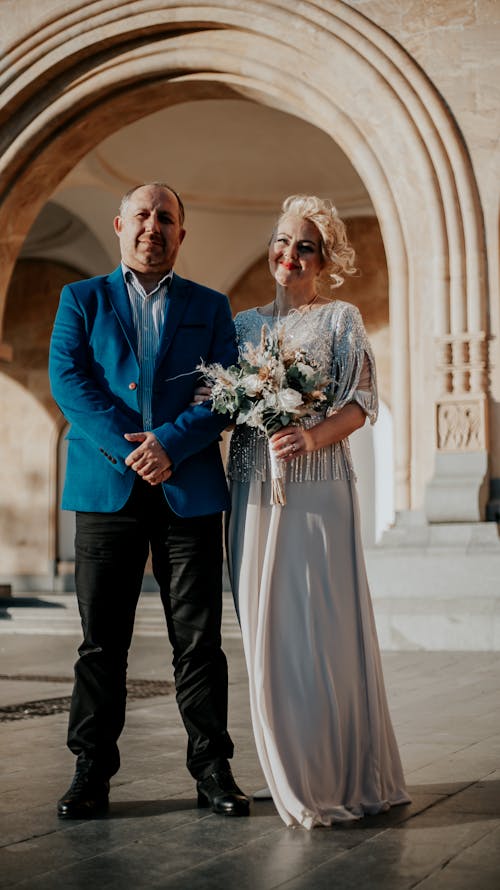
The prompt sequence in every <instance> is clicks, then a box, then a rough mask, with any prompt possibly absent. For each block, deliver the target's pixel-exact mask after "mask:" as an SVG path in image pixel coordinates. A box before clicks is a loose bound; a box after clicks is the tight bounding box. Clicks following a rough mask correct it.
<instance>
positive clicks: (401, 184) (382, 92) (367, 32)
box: [0, 0, 487, 519]
mask: <svg viewBox="0 0 500 890" xmlns="http://www.w3.org/2000/svg"><path fill="white" fill-rule="evenodd" d="M57 6H58V4H57V3H55V4H52V7H51V9H52V18H51V19H50V20H47V21H45V22H43V23H41V25H39V26H38V27H37V28H36V30H35V29H34V30H33V32H32V33H30V34H27V35H26V36H25V38H24V39H23V40H22V41H20V42H18V43H17V44H16V45H15V46H13V47H12V49H11V50H10V51H7V53H6V55H5V57H4V64H5V66H6V67H5V71H4V83H5V91H4V109H3V115H4V120H8V121H9V124H8V126H6V127H5V131H4V132H5V136H4V142H3V146H2V151H3V155H2V159H1V166H0V224H1V230H2V231H3V232H4V235H5V237H4V241H3V245H2V247H1V251H0V259H1V262H0V274H1V278H0V315H1V310H2V309H3V301H4V297H5V292H6V288H7V284H8V280H9V277H10V273H11V270H12V267H13V264H14V262H15V259H16V256H17V254H18V252H19V249H20V246H21V244H22V242H23V239H24V237H25V235H26V232H27V231H28V229H29V227H30V225H31V223H32V221H33V219H34V217H35V216H36V213H37V212H38V210H39V209H40V207H41V206H42V205H43V204H44V203H45V201H46V200H47V199H48V197H49V196H50V194H51V192H52V191H53V189H54V188H55V186H56V185H57V184H58V182H60V180H61V179H62V178H63V176H64V175H65V174H66V172H67V171H68V170H69V169H70V168H71V167H72V166H73V165H74V164H75V163H76V162H77V160H79V159H80V158H81V157H82V156H83V155H84V154H85V153H86V152H87V151H89V150H90V149H91V148H92V147H93V146H94V145H96V144H97V143H98V142H99V141H101V140H102V139H103V138H104V137H105V136H107V135H109V134H110V133H112V132H113V131H114V130H116V129H117V128H118V127H121V126H123V125H124V124H125V123H128V122H131V121H133V120H136V119H138V118H139V117H141V116H143V115H145V114H147V113H150V112H152V111H154V110H156V109H158V108H160V107H164V106H166V105H169V104H174V103H178V102H186V101H189V100H190V99H193V98H197V99H200V98H205V97H208V98H214V97H218V98H224V97H228V96H237V97H238V98H248V99H250V100H254V101H257V102H261V103H263V104H266V105H269V106H272V107H276V108H280V109H282V110H284V111H287V112H289V113H291V114H294V115H296V116H299V117H303V118H304V119H305V120H308V121H309V122H311V123H313V124H315V125H316V126H318V127H320V128H322V129H323V130H324V131H325V132H327V133H328V134H329V135H330V136H331V137H332V138H333V139H335V140H336V141H337V142H338V143H339V145H340V146H341V147H342V149H343V150H344V152H345V153H346V154H347V155H348V157H349V158H350V160H351V162H352V163H353V165H354V166H355V167H356V169H357V171H358V173H359V175H360V176H361V178H362V179H363V181H364V182H365V184H366V186H367V188H368V191H369V192H370V196H371V199H372V202H373V204H374V207H375V209H376V212H377V215H378V218H379V220H380V222H381V228H382V234H383V238H384V245H385V250H386V255H387V260H388V267H389V276H390V307H391V326H392V352H393V399H392V402H393V413H394V423H395V429H396V439H395V441H396V454H395V463H396V506H397V508H398V509H405V508H412V507H415V506H417V507H418V506H421V504H422V501H423V495H424V491H425V484H426V482H427V479H428V477H429V475H430V474H431V472H432V465H433V460H434V452H435V450H437V451H438V459H439V460H438V467H437V476H436V477H435V480H434V482H435V485H434V489H433V490H432V492H431V494H432V493H433V496H432V497H431V498H430V501H429V514H430V516H431V518H434V519H440V518H443V516H442V515H441V514H440V510H441V499H440V495H439V491H440V487H439V486H440V474H442V475H444V477H446V478H445V482H447V484H448V483H449V479H450V474H451V476H453V474H454V473H455V474H458V476H460V474H461V473H462V472H463V469H464V464H463V461H465V462H467V461H468V459H469V458H472V461H473V463H474V466H473V467H472V468H471V467H469V469H470V471H471V473H472V475H474V474H475V477H474V478H475V484H474V485H473V487H472V489H470V490H469V489H468V491H467V492H466V491H465V490H463V491H462V492H461V495H460V497H459V498H458V500H457V504H456V505H455V507H456V509H455V514H454V517H453V518H455V519H471V518H474V519H479V518H480V515H481V510H482V509H483V504H482V500H481V496H480V489H481V491H482V490H483V489H484V484H483V483H484V479H485V476H486V453H487V442H486V379H485V378H486V354H485V339H486V309H485V293H484V287H485V271H484V265H485V259H484V251H483V243H482V219H481V211H480V207H479V201H478V197H477V190H476V184H475V180H474V176H473V172H472V168H471V164H470V161H469V158H468V156H467V154H466V151H465V149H464V146H463V143H462V140H461V138H460V134H459V133H458V131H457V129H456V126H455V124H454V121H453V118H452V117H451V114H450V112H449V110H448V108H447V106H446V105H445V103H444V101H443V100H442V99H441V97H440V95H439V94H438V93H437V91H436V90H435V89H434V88H433V86H432V84H431V83H430V82H429V81H428V80H427V78H426V76H425V74H424V73H423V72H422V70H421V69H420V68H419V66H418V65H417V64H416V63H415V62H413V60H412V59H411V58H410V57H409V56H408V54H407V53H406V52H404V51H403V49H402V48H401V47H400V46H399V45H398V44H397V43H396V42H395V41H394V40H393V39H392V38H391V37H389V36H388V35H387V34H386V32H384V31H383V30H382V29H380V28H378V27H377V26H375V25H374V24H373V23H372V22H370V21H369V20H368V19H367V18H366V17H365V16H363V15H362V14H361V13H359V12H357V11H356V10H354V9H352V8H351V7H350V6H348V5H347V4H345V3H343V2H340V0H330V2H328V3H326V4H322V6H321V7H320V6H319V5H317V4H316V3H313V2H303V3H301V4H300V6H299V7H298V9H297V11H293V10H291V9H290V7H289V4H285V3H283V2H282V0H267V2H259V3H255V2H253V0H244V2H242V3H240V4H239V5H238V8H237V9H234V8H233V7H232V4H231V3H229V2H228V0H217V2H211V3H209V4H207V5H206V6H204V7H199V6H193V5H191V4H190V3H189V2H188V0H185V2H183V0H179V2H177V3H176V4H175V5H173V6H171V7H170V6H169V5H168V4H161V5H160V4H158V3H157V2H153V0H146V2H144V3H141V4H140V6H138V5H137V4H129V3H125V4H117V3H116V2H115V0H96V2H93V3H92V4H86V5H84V6H83V7H82V6H81V5H80V4H77V3H76V2H72V3H70V4H69V8H68V3H67V2H64V3H63V0H60V2H59V7H60V16H59V17H57V15H55V14H54V10H55V9H57ZM389 123H390V126H389V125H388V124H389ZM410 330H411V332H412V341H413V342H412V343H411V344H410ZM435 337H437V338H438V345H439V350H440V352H439V356H438V360H437V361H436V357H435V353H436V345H435V340H434V338H435ZM3 353H4V356H6V355H8V346H6V345H4V347H3ZM436 376H437V378H438V380H437V383H436ZM430 392H434V393H435V399H429V393H430ZM457 413H458V415H459V417H461V418H462V420H463V422H464V423H465V425H467V423H469V424H472V425H474V429H475V430H477V429H478V428H479V435H476V436H475V437H470V436H469V437H468V438H467V437H465V439H464V440H463V441H462V440H461V442H460V443H459V444H458V446H457V442H456V441H455V439H454V438H453V435H452V434H451V433H452V431H448V433H449V434H447V432H446V425H447V423H448V422H449V421H448V419H449V418H450V417H451V416H456V415H457ZM416 416H418V418H419V423H418V424H416V423H414V418H415V417H416ZM471 418H472V419H471ZM462 426H463V424H462ZM436 430H437V431H438V432H439V435H438V438H437V440H436ZM450 442H451V446H450ZM464 442H465V446H464ZM457 454H459V455H460V460H461V463H460V462H459V463H460V465H459V466H458V467H454V464H455V463H456V457H457ZM483 465H484V466H483ZM459 485H460V482H459V479H458V478H457V486H459ZM431 489H432V486H431ZM460 498H461V499H462V500H461V503H462V505H463V508H462V506H460V504H459V503H458V502H459V501H460ZM460 510H462V515H458V514H459V513H460ZM444 518H447V517H444Z"/></svg>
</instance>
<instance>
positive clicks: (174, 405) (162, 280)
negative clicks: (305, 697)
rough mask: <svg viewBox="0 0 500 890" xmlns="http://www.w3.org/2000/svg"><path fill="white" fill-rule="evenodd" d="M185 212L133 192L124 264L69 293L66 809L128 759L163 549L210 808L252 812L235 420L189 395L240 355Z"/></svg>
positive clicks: (197, 774)
mask: <svg viewBox="0 0 500 890" xmlns="http://www.w3.org/2000/svg"><path fill="white" fill-rule="evenodd" d="M183 221H184V209H183V206H182V202H181V200H180V198H179V196H178V195H177V193H176V192H175V191H174V190H173V189H172V188H170V187H169V186H167V185H165V184H162V183H149V184H146V185H142V186H137V187H136V188H134V189H131V190H130V191H129V192H128V193H127V194H126V195H125V196H124V198H123V200H122V203H121V206H120V213H119V216H117V217H116V219H115V220H114V227H115V232H116V234H117V236H118V238H119V241H120V251H121V257H122V263H121V266H119V267H118V268H117V269H115V271H114V272H112V273H111V275H109V276H99V277H97V278H91V279H89V280H86V281H79V282H76V283H75V284H71V285H68V286H66V287H64V288H63V291H62V293H61V302H60V305H59V309H58V312H57V316H56V320H55V324H54V331H53V335H52V342H51V350H50V379H51V386H52V392H53V395H54V398H55V399H56V401H57V403H58V404H59V406H60V408H61V410H62V411H63V412H64V414H65V416H66V418H67V419H68V420H69V422H70V423H71V427H70V431H69V433H68V440H69V449H68V464H67V472H66V482H65V488H64V494H63V508H64V509H68V510H76V538H75V584H76V593H77V597H78V605H79V609H80V614H81V618H82V628H83V635H84V639H83V642H82V645H81V646H80V648H79V650H78V651H79V659H78V661H77V663H76V665H75V686H74V690H73V697H72V703H71V710H70V716H69V729H68V746H69V748H70V749H71V751H73V753H74V754H76V755H77V763H76V773H75V777H74V780H73V782H72V784H71V786H70V788H69V789H68V791H67V792H66V794H65V795H64V796H63V797H62V798H61V800H60V801H59V802H58V814H59V816H60V817H61V818H66V819H76V818H81V817H83V816H87V817H89V816H94V815H96V814H97V813H99V812H102V811H103V810H106V809H107V806H108V796H109V779H110V777H111V776H113V775H114V774H115V773H116V772H117V770H118V768H119V765H120V757H119V752H118V746H117V741H118V738H119V735H120V733H121V730H122V728H123V725H124V721H125V699H126V668H127V653H128V650H129V646H130V642H131V637H132V630H133V624H134V615H135V609H136V606H137V601H138V598H139V593H140V589H141V584H142V579H143V574H144V567H145V563H146V559H147V557H148V553H149V549H150V548H151V554H152V565H153V572H154V575H155V577H156V579H157V581H158V584H159V586H160V595H161V599H162V603H163V607H164V610H165V616H166V622H167V628H168V634H169V638H170V642H171V644H172V648H173V665H174V676H175V686H176V696H177V702H178V706H179V710H180V713H181V716H182V719H183V722H184V725H185V727H186V730H187V734H188V750H187V766H188V769H189V771H190V772H191V774H192V775H193V777H194V778H195V779H196V782H197V790H198V805H199V806H207V807H208V806H211V807H212V809H213V810H214V812H216V813H221V814H224V815H228V816H241V815H247V813H248V808H249V806H248V799H247V798H246V797H245V796H244V795H243V793H242V792H241V791H240V789H239V788H238V787H237V785H236V784H235V782H234V779H233V777H232V774H231V770H230V767H229V763H228V759H229V758H231V757H232V753H233V744H232V742H231V739H230V737H229V735H228V733H227V728H226V726H227V663H226V658H225V655H224V653H223V651H222V649H221V638H220V625H221V611H222V533H221V517H222V511H223V510H224V509H226V508H227V506H228V493H227V487H226V481H225V476H224V469H223V466H222V462H221V458H220V451H219V445H218V439H219V438H220V432H221V429H222V427H223V426H224V418H221V416H220V415H216V414H214V413H212V412H211V410H210V406H209V405H207V404H205V405H199V404H197V405H191V402H192V397H193V389H194V386H195V384H196V380H197V374H196V371H195V369H196V366H197V364H198V363H199V362H200V361H201V360H202V359H203V360H205V361H207V362H221V363H222V364H230V363H232V362H233V361H234V360H235V359H236V356H237V348H236V342H235V333H234V326H233V322H232V318H231V313H230V309H229V304H228V301H227V298H226V297H225V296H223V295H222V294H219V293H217V292H215V291H212V290H209V289H208V288H206V287H202V286H200V285H198V284H194V283H193V282H191V281H187V280H184V279H182V278H180V277H179V276H178V275H176V274H175V273H173V271H172V270H173V266H174V263H175V259H176V257H177V252H178V250H179V247H180V245H181V243H182V241H183V239H184V235H185V230H184V228H183Z"/></svg>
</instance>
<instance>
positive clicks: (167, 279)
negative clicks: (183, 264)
mask: <svg viewBox="0 0 500 890" xmlns="http://www.w3.org/2000/svg"><path fill="white" fill-rule="evenodd" d="M121 267H122V272H123V278H124V281H125V283H128V282H131V283H132V284H133V285H134V287H135V289H136V290H137V291H138V292H139V293H140V294H145V293H146V291H145V290H144V288H143V286H142V284H141V283H140V281H139V279H138V278H137V275H136V274H135V272H134V270H133V269H131V268H130V266H127V265H126V263H124V262H123V261H122V263H121ZM173 275H174V270H173V269H170V271H169V272H167V273H166V275H164V276H163V278H161V279H160V281H159V282H158V284H157V285H156V287H155V288H153V290H151V291H149V292H148V294H147V296H148V297H150V296H151V295H152V294H155V293H156V292H157V291H159V290H160V288H162V287H166V288H167V291H168V289H169V287H170V285H171V283H172V278H173Z"/></svg>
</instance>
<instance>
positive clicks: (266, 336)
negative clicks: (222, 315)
mask: <svg viewBox="0 0 500 890" xmlns="http://www.w3.org/2000/svg"><path fill="white" fill-rule="evenodd" d="M198 370H200V371H202V373H203V375H204V377H205V379H206V380H207V381H208V382H209V383H210V384H211V386H212V411H216V412H217V413H220V414H228V415H229V416H230V417H231V419H233V420H235V421H236V423H237V424H241V423H246V424H247V426H251V427H257V428H258V429H260V430H262V431H263V432H264V433H266V435H267V436H268V438H270V437H271V436H272V435H273V434H274V433H276V432H278V430H280V429H282V428H283V427H285V426H288V424H290V423H293V422H295V421H297V420H298V419H299V418H301V417H306V416H309V415H311V414H313V413H315V411H316V410H318V409H319V408H320V407H321V406H322V405H324V403H325V402H327V401H328V397H327V395H326V393H325V390H326V387H327V386H328V385H329V383H330V380H329V378H327V377H325V374H324V372H323V371H322V370H321V368H320V367H319V366H318V365H317V364H316V363H315V362H314V361H312V360H311V358H308V357H307V355H306V353H305V350H304V349H303V348H301V347H300V346H298V345H297V344H294V343H293V341H292V340H291V339H288V341H287V337H286V332H285V328H284V326H281V327H276V328H274V329H272V330H271V329H270V328H268V326H267V325H263V327H262V334H261V338H260V343H259V344H258V345H257V346H254V345H253V344H251V343H245V344H244V345H243V347H241V348H240V358H239V361H238V364H237V365H231V366H230V367H229V368H223V367H222V365H220V364H212V365H206V364H204V363H202V364H201V365H199V367H198ZM269 457H270V464H271V504H280V505H282V506H283V505H284V504H285V503H286V496H285V484H284V479H285V462H284V461H283V460H280V459H279V458H277V457H276V455H275V453H274V450H273V449H272V448H271V446H270V445H269Z"/></svg>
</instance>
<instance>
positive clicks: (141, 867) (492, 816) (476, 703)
mask: <svg viewBox="0 0 500 890" xmlns="http://www.w3.org/2000/svg"><path fill="white" fill-rule="evenodd" d="M143 600H144V601H143V604H142V605H141V612H140V614H139V621H138V634H137V635H136V637H135V641H134V646H133V650H132V653H131V659H130V676H131V677H132V678H135V679H171V671H170V667H169V661H170V651H169V647H168V643H167V641H166V637H165V635H164V633H163V627H162V622H161V618H160V613H159V610H158V608H157V604H156V601H155V599H154V598H153V595H148V596H147V597H144V598H143ZM60 603H64V604H65V606H64V608H65V609H66V614H64V610H63V611H61V608H58V609H54V610H53V612H51V609H50V607H43V608H40V609H39V611H38V612H37V607H36V604H33V603H32V604H31V608H32V609H34V610H35V611H34V614H33V616H32V617H30V616H29V615H28V613H27V612H26V611H25V612H24V613H23V615H24V617H23V618H22V619H20V618H19V613H16V614H14V615H13V617H11V618H5V619H3V620H2V619H1V618H0V631H3V632H1V633H0V658H1V667H0V674H2V675H7V674H9V675H14V676H23V677H24V679H22V680H1V681H0V706H3V705H6V704H15V703H21V702H27V701H32V700H34V699H39V698H41V697H42V698H43V697H44V696H46V697H47V698H52V697H54V696H58V695H60V696H64V695H66V694H67V691H68V685H67V684H66V683H58V682H55V681H54V679H53V678H54V677H61V678H69V677H70V676H71V666H72V663H73V661H74V653H75V649H76V645H77V643H78V637H77V635H76V634H75V629H76V626H75V621H74V609H73V605H72V603H71V600H69V599H68V598H67V597H64V598H62V599H61V600H60ZM29 607H30V604H27V605H26V606H25V607H24V608H25V609H28V610H29ZM56 611H57V614H58V616H59V618H58V619H57V620H56V618H55V617H54V614H55V612H56ZM14 612H15V609H14V608H13V609H11V610H10V613H11V616H12V613H14ZM42 613H43V614H42ZM37 616H39V617H37ZM58 621H59V624H58ZM7 622H8V623H7ZM30 622H31V623H30ZM63 624H64V628H63ZM224 638H225V649H226V652H227V654H228V658H229V665H230V680H231V685H230V729H231V733H232V735H233V738H234V741H235V744H236V755H235V759H234V762H233V766H234V772H235V775H236V777H237V779H238V781H239V782H240V784H241V785H242V786H243V787H244V788H245V790H247V791H252V790H256V789H257V788H259V787H261V786H262V784H263V780H262V776H261V773H260V769H259V766H258V763H257V758H256V754H255V748H254V744H253V740H252V736H251V729H250V723H249V715H248V699H247V691H246V680H245V669H244V663H243V658H242V652H241V645H240V642H239V634H238V630H237V628H236V625H235V622H234V618H233V616H232V612H231V608H230V605H229V603H227V604H226V612H225V621H224ZM384 667H385V675H386V684H387V687H388V692H389V698H390V702H391V710H392V715H393V720H394V724H395V728H396V733H397V736H398V740H399V743H400V748H401V754H402V759H403V763H404V766H405V771H406V776H407V780H408V784H409V787H410V791H411V794H412V797H413V803H412V804H411V805H410V806H409V807H403V808H401V807H400V808H397V809H395V810H393V811H392V812H390V813H389V814H387V815H384V816H380V817H375V818H367V819H365V820H363V821H361V822H359V823H356V824H354V825H349V826H346V827H335V828H333V829H317V830H315V831H314V832H312V833H307V832H305V831H303V830H301V829H296V830H291V829H287V828H285V827H284V825H283V824H282V823H281V821H280V819H279V818H278V816H277V815H276V811H275V810H274V807H273V805H272V803H271V802H269V801H267V802H260V803H257V802H254V803H253V805H252V810H251V817H250V818H249V819H224V818H221V817H217V816H214V815H212V814H211V813H207V811H206V810H197V808H196V803H195V793H194V787H193V782H192V780H191V778H190V777H189V775H188V773H187V772H186V769H185V766H184V748H185V737H184V730H183V728H182V726H181V723H180V719H179V717H178V713H177V708H176V705H175V700H174V698H173V697H172V696H168V697H156V698H151V699H146V700H140V701H132V702H131V703H130V704H129V708H128V719H127V725H126V728H125V731H124V734H123V737H122V745H121V750H122V760H123V766H122V769H121V771H120V773H119V774H118V775H117V776H116V778H115V779H114V780H113V782H112V795H111V808H110V811H109V815H108V816H107V817H106V818H103V819H98V820H93V821H90V822H60V821H58V819H57V817H56V816H55V802H56V800H57V798H58V797H59V796H60V794H61V793H62V792H63V791H64V790H65V788H66V787H67V785H68V784H69V780H70V778H71V774H72V771H73V758H72V756H71V755H70V753H69V752H68V751H67V750H66V748H65V744H64V740H65V727H66V714H64V713H61V714H56V715H54V716H45V717H33V718H29V719H22V720H16V721H12V722H6V723H3V724H2V726H1V749H0V753H1V767H0V769H1V792H2V793H1V799H0V818H1V820H2V827H1V829H0V843H1V845H2V849H1V851H0V886H2V887H24V888H30V890H31V888H37V890H38V888H40V890H54V888H64V890H84V888H85V890H94V888H96V890H100V888H103V890H104V888H106V890H108V888H109V890H122V888H132V890H136V888H138V890H142V888H165V890H166V888H172V890H183V888H190V890H212V888H214V890H221V888H223V890H233V888H234V890H236V888H238V890H271V888H278V887H279V888H285V890H306V888H307V890H326V888H328V890H351V888H352V890H379V888H380V890H382V888H384V890H410V888H417V887H418V888H419V890H420V888H421V890H500V658H499V656H498V654H493V653H492V654H489V653H484V652H483V653H479V654H475V653H470V652H469V653H463V652H462V653H450V652H447V653H438V652H433V653H425V652H410V653H404V652H403V653H390V654H387V655H385V656H384ZM40 676H45V677H49V678H52V679H51V680H47V681H43V680H42V681H41V680H31V679H29V678H30V677H40Z"/></svg>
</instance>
